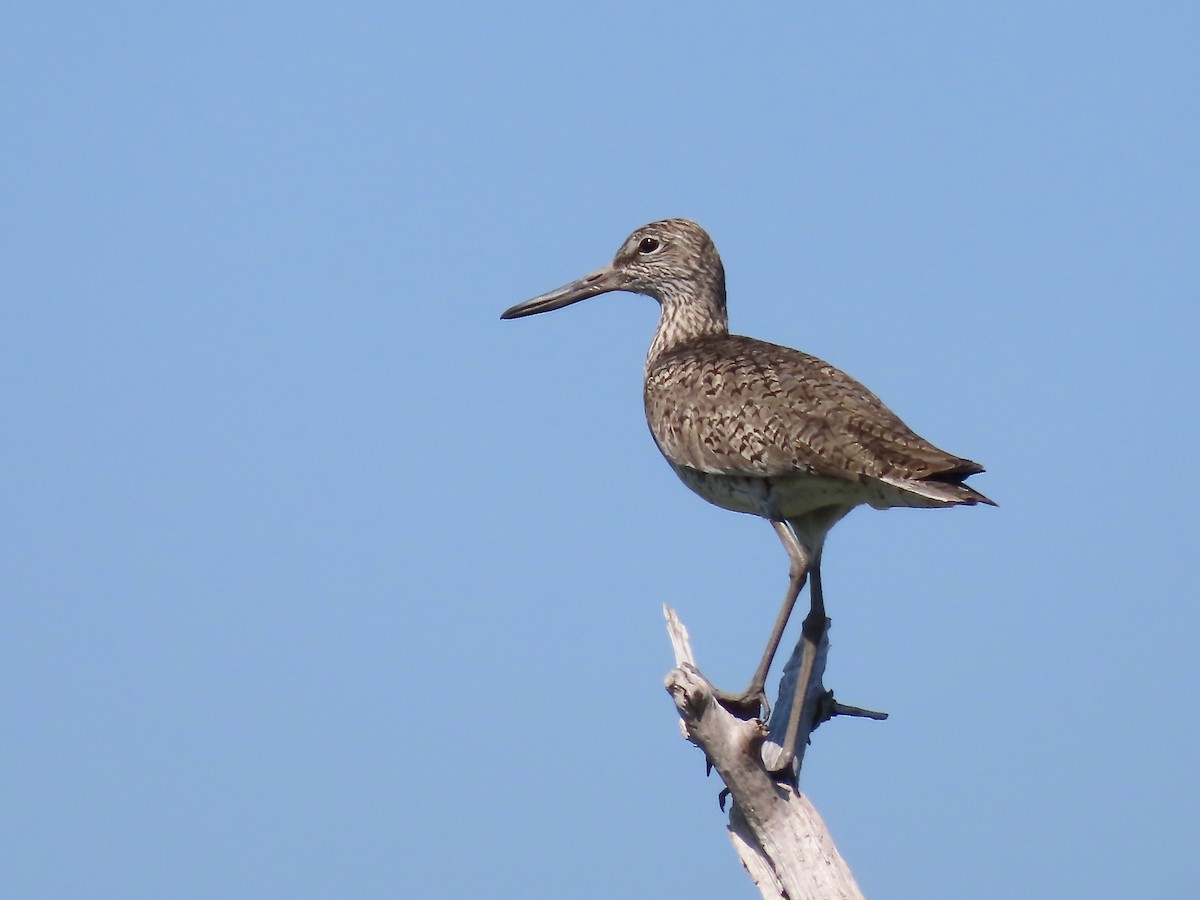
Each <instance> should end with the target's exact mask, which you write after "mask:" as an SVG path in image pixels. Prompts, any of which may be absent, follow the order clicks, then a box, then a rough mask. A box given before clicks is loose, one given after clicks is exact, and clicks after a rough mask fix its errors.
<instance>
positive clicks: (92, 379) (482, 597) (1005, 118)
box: [0, 3, 1200, 900]
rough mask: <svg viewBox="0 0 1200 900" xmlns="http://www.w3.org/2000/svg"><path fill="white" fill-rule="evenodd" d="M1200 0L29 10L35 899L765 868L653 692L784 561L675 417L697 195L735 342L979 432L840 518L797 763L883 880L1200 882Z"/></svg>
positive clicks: (708, 880) (700, 890)
mask: <svg viewBox="0 0 1200 900" xmlns="http://www.w3.org/2000/svg"><path fill="white" fill-rule="evenodd" d="M1198 32H1200V13H1198V12H1197V11H1196V8H1194V7H1192V6H1191V5H1188V4H1183V3H1173V4H1171V3H1150V4H1136V5H1134V4H1110V3H1088V4H1083V3H1058V4H1053V5H1049V4H1033V3H1011V4H1004V5H1002V6H1000V7H997V6H995V5H983V4H949V3H944V4H886V5H885V4H871V5H867V4H852V5H845V4H839V5H830V4H820V5H818V4H780V5H777V6H750V7H744V8H742V7H734V6H731V5H729V4H706V3H690V4H675V3H665V4H652V5H646V4H633V3H613V4H607V5H599V4H597V5H590V6H588V7H586V8H570V7H564V6H563V5H549V4H527V5H520V6H518V7H516V8H512V7H503V8H502V7H497V6H485V5H483V4H446V5H443V6H424V7H417V6H415V5H401V6H397V5H395V4H349V5H347V4H342V5H337V6H335V5H333V4H329V5H308V4H264V3H249V4H246V3H242V4H222V3H208V4H186V3H185V4H167V5H163V4H123V3H118V4H107V5H104V6H103V7H101V6H99V5H95V4H88V5H84V4H70V3H67V4H41V5H37V6H36V7H34V6H26V7H24V8H17V7H10V8H8V9H6V10H5V11H4V12H3V13H0V47H2V50H0V67H2V71H3V78H2V80H0V83H2V84H3V85H4V87H3V88H0V92H2V93H0V96H2V97H3V101H2V102H3V107H2V109H3V121H4V127H3V131H2V132H0V134H2V141H3V158H4V160H5V164H4V166H3V167H2V170H0V190H2V192H3V194H2V196H3V206H4V209H5V210H6V213H7V214H6V215H5V216H4V217H3V219H2V220H0V287H2V290H3V296H4V301H5V302H4V327H3V329H0V366H2V372H3V380H2V383H0V398H2V399H0V410H2V413H3V420H4V423H5V434H6V439H5V441H4V442H3V444H2V445H0V464H2V465H3V471H4V472H5V477H4V479H3V482H4V487H3V489H2V496H3V506H4V509H5V513H6V520H7V523H8V526H7V528H5V529H4V539H3V542H2V543H0V579H2V580H0V585H2V586H3V625H2V627H0V727H2V729H3V734H4V735H5V738H4V740H3V741H2V742H0V809H2V810H3V811H2V812H0V827H2V828H3V833H2V843H3V845H4V846H5V847H6V848H7V852H6V854H5V855H6V856H7V857H8V860H7V861H6V862H5V864H4V866H3V871H2V872H0V892H2V893H3V894H4V895H5V896H11V897H21V898H79V897H113V898H161V897H178V898H193V897H195V898H202V897H203V898H209V897H223V898H224V897H247V898H249V897H254V898H265V897H280V898H284V897H286V898H334V897H337V898H342V897H397V896H400V897H439V898H442V897H445V898H459V897H462V898H467V897H505V898H507V897H522V898H524V897H536V896H570V897H583V898H589V897H596V898H600V897H605V898H607V897H621V896H628V897H657V896H664V895H667V894H668V893H669V894H671V895H674V896H709V897H717V896H720V897H746V898H750V897H753V896H756V893H755V891H754V890H753V888H752V886H751V884H750V882H749V880H748V879H747V878H746V877H745V875H744V874H743V873H742V871H741V870H740V867H739V866H738V864H737V862H736V859H735V857H734V855H733V852H732V850H731V849H730V848H729V846H728V843H727V840H726V837H725V834H724V831H723V821H724V819H723V816H722V815H721V814H720V813H719V811H718V810H717V805H716V795H717V792H718V790H719V789H720V785H719V784H718V783H717V782H716V780H715V779H705V777H704V765H703V760H702V758H701V756H700V754H699V752H698V751H696V750H695V749H694V748H691V747H690V746H689V745H687V744H685V743H684V742H683V741H681V740H680V739H679V737H678V732H677V727H676V721H675V714H674V710H673V707H672V705H671V702H670V699H669V698H668V696H667V695H666V693H665V692H664V691H663V690H662V687H661V684H662V677H663V675H664V674H665V673H666V671H667V670H668V668H669V667H670V665H671V654H670V647H669V644H668V642H667V638H666V634H665V631H664V628H663V625H662V620H661V613H660V606H661V604H662V603H663V602H669V603H671V604H672V605H674V606H675V607H677V608H678V609H679V611H680V614H681V616H682V617H683V619H684V621H685V622H686V623H687V625H688V626H689V628H690V630H691V633H692V638H693V642H694V645H695V647H696V650H697V654H698V656H699V660H700V662H701V664H702V666H703V668H704V669H705V671H706V673H707V674H708V675H709V676H710V677H711V678H712V679H713V680H714V681H715V682H717V683H718V684H719V685H722V686H724V687H728V688H740V687H742V686H743V685H744V683H745V681H746V680H747V678H748V676H749V674H750V672H751V670H752V669H753V666H754V664H755V662H756V661H757V658H758V654H759V652H760V650H761V645H762V643H763V641H764V640H765V637H766V633H767V631H768V629H769V626H770V623H771V619H772V617H773V615H774V613H775V609H776V606H777V604H778V601H779V599H780V597H781V595H782V592H783V589H784V587H785V582H786V575H787V565H786V559H785V557H784V555H783V552H782V550H781V549H780V547H779V546H778V543H777V541H776V539H775V537H774V535H773V534H772V533H771V529H770V528H769V527H768V526H767V525H766V524H765V523H763V522H761V521H758V520H755V519H753V518H750V517H744V516H738V515H734V514H732V513H726V512H722V511H721V510H718V509H716V508H713V507H709V506H707V505H705V504H704V503H702V502H701V501H699V500H698V499H697V498H696V497H694V496H692V495H691V494H690V493H689V492H688V491H687V490H685V489H684V488H683V487H682V486H681V485H680V484H678V483H677V482H676V480H675V479H674V477H673V476H672V475H671V473H670V471H669V469H668V468H667V467H666V466H665V465H664V464H663V462H662V460H661V459H660V458H659V457H658V454H657V453H656V451H655V449H654V447H653V444H652V443H651V441H650V438H649V436H648V434H647V432H646V428H645V424H644V422H643V421H642V411H641V404H640V390H641V385H640V377H641V366H642V361H643V356H644V353H645V349H646V347H647V345H648V343H649V340H650V336H651V334H652V332H653V328H654V323H655V315H656V310H655V307H654V304H653V302H652V301H650V300H647V299H646V298H640V297H633V296H631V295H624V294H614V295H608V296H606V297H603V298H599V299H596V300H593V301H590V302H588V303H585V304H581V305H579V306H576V307H572V308H571V309H569V310H565V311H563V312H560V313H555V314H553V315H548V316H542V317H537V318H536V319H530V320H525V321H520V322H503V323H502V322H500V321H499V319H498V316H499V313H500V312H501V310H503V309H505V308H506V307H508V306H510V305H511V304H513V303H515V302H517V301H520V300H522V299H525V298H527V297H530V296H532V295H534V294H537V293H540V292H541V291H543V290H546V289H548V288H551V287H554V286H557V285H558V284H560V283H562V282H564V281H566V280H568V279H570V278H573V277H575V276H577V275H579V274H582V273H583V272H585V271H588V270H590V269H592V268H595V267H596V266H598V265H600V264H602V263H603V262H605V261H607V260H608V259H609V258H610V256H611V254H612V253H613V251H614V250H615V249H616V248H617V246H619V244H620V242H621V241H622V239H623V238H624V237H625V235H626V234H627V233H628V232H629V231H631V230H632V229H633V228H634V227H636V226H637V225H640V224H642V223H644V222H646V221H650V220H652V219H656V218H661V217H665V216H687V217H690V218H693V219H696V220H697V221H699V222H701V223H702V224H704V225H705V226H706V227H707V228H708V229H709V231H710V232H711V233H712V234H713V236H714V238H715V239H716V241H717V245H718V247H719V248H720V250H721V252H722V254H723V257H724V261H725V265H726V269H727V271H728V274H729V291H730V309H731V317H732V322H733V326H734V329H735V330H736V331H739V332H741V333H746V334H752V335H755V336H758V337H762V338H765V339H768V340H772V341H776V342H779V343H785V344H789V345H791V346H796V347H800V348H802V349H804V350H807V351H809V352H812V353H815V354H817V355H819V356H822V357H824V358H826V359H828V360H830V361H831V362H833V363H834V364H836V365H838V366H840V367H841V368H843V369H845V370H846V371H848V372H850V373H851V374H852V375H854V376H855V377H857V378H859V379H860V380H862V381H863V382H865V383H866V384H867V385H869V386H870V387H871V388H872V389H874V390H875V391H876V392H877V393H878V394H880V395H881V396H882V397H883V399H884V400H885V401H886V402H887V403H888V404H889V405H891V406H892V407H893V408H894V409H895V410H896V411H897V412H898V413H899V414H900V415H901V416H903V417H904V418H905V419H906V421H908V422H909V424H911V425H912V426H913V427H914V428H916V429H917V430H918V431H919V432H921V433H922V434H924V435H925V436H926V437H928V438H929V439H931V440H932V441H934V442H935V443H937V444H939V445H940V446H943V447H945V448H946V449H948V450H950V451H952V452H955V453H959V454H962V455H966V456H969V457H972V458H975V459H978V460H980V461H981V462H983V463H984V464H986V465H987V466H988V469H989V471H988V473H987V474H986V475H984V476H982V477H980V478H978V479H976V481H977V483H978V486H979V488H980V489H981V490H983V491H984V492H986V493H987V494H989V495H990V496H992V497H993V498H995V499H996V500H997V501H998V502H999V503H1000V507H999V508H998V509H978V508H976V509H956V510H948V511H938V512H926V511H911V510H900V511H892V512H888V513H876V512H873V511H870V510H866V511H859V512H856V513H855V514H853V515H852V516H851V517H850V518H848V519H847V520H846V521H844V522H843V523H842V524H841V525H839V526H838V528H837V529H836V530H835V531H834V532H833V535H832V537H831V539H830V542H829V545H828V547H827V551H826V558H825V564H824V575H825V589H826V596H827V601H828V605H829V611H830V615H831V616H832V618H833V622H834V625H833V631H832V639H833V651H832V655H831V660H830V668H829V671H828V673H827V683H828V684H830V685H831V686H832V687H834V688H835V689H836V690H837V692H838V695H839V697H841V698H842V699H844V700H845V701H847V702H850V703H856V704H860V705H864V706H868V707H872V708H879V709H886V710H888V711H889V712H890V713H891V714H892V718H891V719H890V720H889V721H888V722H886V723H884V724H879V723H872V722H862V721H838V722H834V723H833V724H832V725H831V726H829V727H827V728H823V729H822V730H821V731H820V732H819V733H818V734H817V740H816V742H815V744H814V746H813V748H812V749H811V750H810V751H809V754H808V757H807V759H806V764H805V771H804V787H805V789H806V790H807V791H808V792H809V793H810V794H811V796H812V797H813V799H814V801H815V803H816V805H817V807H818V808H819V809H820V810H821V812H822V813H823V814H824V816H825V817H826V819H827V821H828V822H829V824H830V826H831V828H832V830H833V834H834V837H835V838H836V840H837V842H838V844H839V846H840V848H841V850H842V852H843V854H844V855H845V856H846V858H847V859H848V861H849V862H850V865H851V866H852V867H853V869H854V871H855V872H856V874H857V875H858V878H859V881H860V884H861V885H862V887H863V889H864V891H865V892H866V894H867V895H868V896H870V897H872V898H923V900H928V898H943V897H945V898H959V897H964V896H969V897H973V898H1011V897H1051V896H1064V895H1069V896H1080V897H1095V898H1103V897H1127V896H1135V895H1136V896H1187V895H1194V894H1196V893H1197V892H1198V891H1200V862H1197V857H1196V854H1195V846H1196V843H1197V841H1198V840H1200V813H1198V812H1197V803H1196V798H1197V788H1198V786H1200V785H1198V780H1200V779H1198V778H1197V775H1196V765H1195V760H1196V752H1197V751H1196V748H1197V744H1198V743H1200V726H1198V725H1197V724H1196V718H1195V716H1194V715H1193V711H1192V709H1191V704H1192V702H1193V701H1194V699H1195V697H1196V690H1197V682H1198V678H1200V662H1198V661H1197V654H1196V651H1195V635H1196V634H1197V632H1198V631H1200V610H1198V608H1197V603H1196V599H1197V590H1196V586H1197V574H1198V570H1200V566H1198V564H1197V551H1196V541H1195V539H1196V527H1195V524H1194V511H1195V509H1196V503H1197V500H1198V499H1200V498H1198V497H1197V493H1198V492H1197V488H1196V485H1195V479H1194V478H1193V477H1192V471H1193V470H1194V467H1195V447H1196V445H1197V438H1198V417H1197V414H1196V395H1197V377H1196V371H1197V364H1196V346H1197V335H1198V329H1197V326H1198V324H1200V322H1198V316H1197V311H1196V307H1197V284H1198V283H1200V264H1198V263H1197V259H1198V258H1200V255H1198V251H1200V246H1198V243H1200V228H1198V227H1197V226H1198V224H1200V223H1198V221H1197V209H1198V208H1200V188H1198V181H1197V175H1196V170H1197V169H1196V161H1197V154H1198V152H1200V124H1198V123H1200V119H1198V118H1197V115H1196V109H1197V106H1196V104H1197V100H1198V94H1200V55H1198V54H1197V53H1196V49H1195V48H1196V46H1197V39H1198V37H1200V34H1198Z"/></svg>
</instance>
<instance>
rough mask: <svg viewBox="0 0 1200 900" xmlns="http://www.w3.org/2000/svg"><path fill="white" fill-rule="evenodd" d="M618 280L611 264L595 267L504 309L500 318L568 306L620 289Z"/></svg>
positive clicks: (519, 316) (529, 314)
mask: <svg viewBox="0 0 1200 900" xmlns="http://www.w3.org/2000/svg"><path fill="white" fill-rule="evenodd" d="M619 280H620V275H619V273H618V272H616V271H615V270H614V269H613V268H612V267H611V266H610V267H606V268H603V269H597V270H596V271H595V272H593V273H592V274H590V275H584V276H583V277H582V278H578V279H576V280H575V281H572V282H571V283H570V284H564V285H563V286H562V287H560V288H557V289H556V290H553V291H550V292H548V293H545V294H541V295H540V296H537V297H534V298H533V299H532V300H526V301H525V302H524V303H518V304H517V305H516V306H513V307H510V308H509V309H506V310H505V311H504V312H502V313H501V314H500V318H502V319H519V318H521V317H522V316H536V315H537V314H538V313H544V312H550V310H552V309H562V308H563V307H564V306H570V305H571V304H572V303H578V302H579V301H580V300H586V299H587V298H588V297H595V296H596V295H597V294H607V293H608V292H609V291H619V290H621V285H620V283H619Z"/></svg>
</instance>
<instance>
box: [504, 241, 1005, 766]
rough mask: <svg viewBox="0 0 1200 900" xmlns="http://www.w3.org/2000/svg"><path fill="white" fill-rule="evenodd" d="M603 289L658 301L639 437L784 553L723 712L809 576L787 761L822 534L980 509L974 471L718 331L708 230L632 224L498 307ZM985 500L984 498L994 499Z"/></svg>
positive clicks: (750, 694) (759, 699) (813, 634)
mask: <svg viewBox="0 0 1200 900" xmlns="http://www.w3.org/2000/svg"><path fill="white" fill-rule="evenodd" d="M610 291H631V292H633V293H637V294H646V295H648V296H650V297H653V298H654V299H655V300H657V301H658V302H659V304H660V305H661V307H662V313H661V316H660V318H659V322H658V330H657V331H656V332H655V334H654V340H653V341H652V342H651V344H650V351H649V353H648V354H647V356H646V373H645V374H646V386H645V405H646V421H647V422H648V423H649V425H650V433H651V434H652V435H653V436H654V442H655V443H656V444H657V445H658V449H659V450H660V451H661V452H662V455H663V456H664V457H666V460H667V462H668V463H669V464H670V466H671V468H672V469H674V470H675V474H676V475H678V476H679V478H680V479H681V480H682V481H683V483H684V484H686V485H687V486H688V487H689V488H691V489H692V490H693V491H695V492H696V493H697V494H699V495H700V496H701V497H703V498H704V499H705V500H708V501H709V502H710V503H714V504H716V505H717V506H720V507H722V508H724V509H728V510H733V511H734V512H742V513H751V514H753V515H756V516H761V517H763V518H764V519H767V520H769V521H770V522H771V525H772V526H773V527H774V529H775V533H776V534H777V535H779V539H780V540H781V541H782V542H783V546H784V548H785V549H786V550H787V553H788V557H789V559H790V561H791V565H790V570H789V574H790V581H789V585H788V591H787V594H786V596H785V597H784V601H783V606H782V607H781V609H780V611H779V615H778V617H777V619H776V621H775V626H774V628H773V629H772V630H771V636H770V638H769V640H768V641H767V647H766V650H765V651H764V653H763V656H762V660H761V661H760V662H759V665H758V668H757V669H756V670H755V672H754V676H753V677H752V678H751V680H750V685H749V686H748V687H747V688H746V690H745V691H744V692H743V693H741V694H725V693H722V694H721V702H722V704H723V705H725V706H726V707H727V708H731V709H734V710H736V711H738V712H739V713H742V714H750V715H755V714H757V713H758V712H759V710H760V708H761V707H764V706H766V704H767V699H766V693H765V684H766V678H767V673H768V671H769V670H770V667H771V662H772V660H773V659H774V656H775V651H776V650H777V649H778V647H779V642H780V640H781V639H782V637H783V631H784V628H785V626H786V625H787V621H788V618H789V617H790V616H791V612H792V607H793V606H794V605H795V602H796V598H797V597H798V596H799V594H800V591H801V589H802V588H803V587H804V584H805V581H806V579H811V608H810V611H809V614H808V616H807V617H806V618H805V620H804V626H803V630H802V640H803V642H804V646H803V652H802V656H801V665H800V673H799V677H798V679H797V686H796V693H795V696H794V700H793V704H792V712H791V716H790V719H789V722H788V728H787V731H786V733H785V736H784V741H783V749H782V753H781V754H780V756H779V757H778V760H777V761H776V763H775V765H774V768H775V769H776V770H783V769H785V768H787V767H788V766H789V765H790V763H791V761H792V758H793V755H794V752H795V745H796V733H797V730H798V727H797V726H798V722H799V716H800V710H801V708H802V707H803V703H804V698H805V696H806V695H807V693H808V685H809V682H810V680H811V677H812V670H813V661H814V659H815V657H816V652H817V646H818V644H819V642H820V639H821V636H822V635H823V634H824V631H825V628H826V627H827V624H828V620H827V619H826V617H825V604H824V598H823V595H822V590H821V552H822V549H823V548H824V545H825V537H826V535H827V534H828V533H829V529H830V528H832V527H833V526H834V525H835V524H836V523H837V522H838V521H839V520H840V519H841V518H842V517H843V516H845V515H846V514H847V513H848V512H850V510H852V509H853V508H854V507H856V506H859V505H861V504H867V505H869V506H872V507H874V508H876V509H887V508H890V507H896V506H910V507H942V506H958V505H974V504H976V503H987V504H992V501H991V500H989V499H988V498H987V497H985V496H984V495H983V494H981V493H979V492H978V491H976V490H974V489H973V488H971V487H968V486H967V485H966V484H964V481H965V479H966V478H967V477H968V476H970V475H975V474H977V473H980V472H982V471H983V466H981V465H979V463H976V462H972V461H971V460H969V459H964V458H962V457H959V456H953V455H951V454H949V453H946V452H944V451H942V450H939V449H938V448H937V447H935V446H933V444H930V443H929V442H928V441H926V440H924V439H923V438H921V437H919V436H918V435H917V434H916V433H915V432H913V431H912V430H911V429H910V428H909V427H908V426H907V425H905V424H904V423H903V422H902V421H900V419H899V418H898V417H897V416H896V414H895V413H893V412H892V411H891V410H890V409H888V408H887V407H886V406H884V404H883V402H882V401H880V399H879V398H878V397H876V396H875V395H874V394H872V393H871V392H870V391H869V390H867V389H866V388H865V387H863V385H861V384H859V383H858V382H857V381H855V380H854V379H853V378H851V377H850V376H849V375H846V374H845V373H843V372H841V371H840V370H838V369H836V368H834V367H833V366H831V365H829V363H827V362H824V361H822V360H820V359H817V358H816V357H815V356H810V355H808V354H807V353H801V352H800V351H798V350H792V349H789V348H787V347H780V346H778V345H776V344H769V343H766V342H765V341H759V340H755V339H753V338H748V337H740V336H738V335H732V334H730V333H729V318H728V314H727V312H726V306H725V269H724V267H723V266H722V264H721V257H720V256H719V255H718V254H717V248H716V247H715V246H714V244H713V242H712V238H710V237H709V236H708V233H707V232H706V231H705V230H704V229H703V228H701V227H700V226H699V225H697V224H696V223H695V222H690V221H688V220H687V219H666V220H664V221H661V222H652V223H651V224H649V225H644V226H643V227H641V228H639V229H637V231H635V232H633V234H631V235H630V236H629V237H628V238H627V239H626V240H625V243H624V244H622V245H621V249H620V250H618V251H617V255H616V257H614V259H613V261H612V262H611V263H610V264H609V265H607V266H605V267H604V268H602V269H599V270H597V271H595V272H592V273H591V274H590V275H585V276H584V277H582V278H580V279H578V280H577V281H573V282H571V283H570V284H567V285H564V286H563V287H561V288H558V289H557V290H554V291H550V292H549V293H547V294H542V295H541V296H538V297H534V298H533V299H532V300H528V301H526V302H524V303H519V304H517V305H516V306H514V307H512V308H511V309H508V310H506V311H505V312H504V313H503V314H502V316H501V318H503V319H516V318H520V317H522V316H531V315H535V314H537V313H542V312H549V311H550V310H553V309H561V308H562V307H564V306H568V305H570V304H572V303H576V302H578V301H580V300H585V299H587V298H588V297H595V296H596V295H598V294H604V293H608V292H610ZM992 505H994V504H992Z"/></svg>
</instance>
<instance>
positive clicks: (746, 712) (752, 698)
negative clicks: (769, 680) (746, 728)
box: [715, 685, 771, 722]
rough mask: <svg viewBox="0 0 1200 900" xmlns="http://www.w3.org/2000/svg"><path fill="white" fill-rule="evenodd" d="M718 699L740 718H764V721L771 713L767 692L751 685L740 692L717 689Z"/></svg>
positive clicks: (726, 708)
mask: <svg viewBox="0 0 1200 900" xmlns="http://www.w3.org/2000/svg"><path fill="white" fill-rule="evenodd" d="M715 696H716V700H717V702H718V703H720V704H721V706H722V707H724V708H725V710H727V711H728V712H730V713H732V714H733V715H735V716H737V717H738V718H739V719H762V720H763V721H764V722H765V721H766V720H767V718H768V717H769V716H770V715H771V704H770V703H769V702H768V701H767V692H766V691H765V690H764V689H763V688H761V687H759V688H756V687H754V685H751V686H750V687H748V688H747V689H746V690H744V691H742V692H741V693H740V694H734V693H730V692H729V691H716V692H715Z"/></svg>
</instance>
